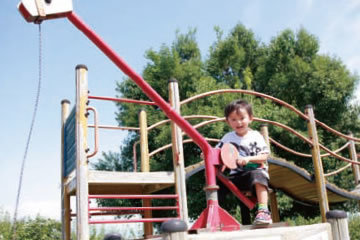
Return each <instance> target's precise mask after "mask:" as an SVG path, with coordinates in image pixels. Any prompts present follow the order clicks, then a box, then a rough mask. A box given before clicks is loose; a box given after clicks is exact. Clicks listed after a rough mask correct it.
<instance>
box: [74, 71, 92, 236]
mask: <svg viewBox="0 0 360 240" xmlns="http://www.w3.org/2000/svg"><path fill="white" fill-rule="evenodd" d="M87 71H88V69H87V67H86V66H85V65H77V66H76V230H77V231H76V233H77V240H88V239H89V209H88V206H89V197H88V194H89V186H88V161H87V153H86V152H87V151H88V146H87V118H86V104H87V101H88V81H87Z"/></svg>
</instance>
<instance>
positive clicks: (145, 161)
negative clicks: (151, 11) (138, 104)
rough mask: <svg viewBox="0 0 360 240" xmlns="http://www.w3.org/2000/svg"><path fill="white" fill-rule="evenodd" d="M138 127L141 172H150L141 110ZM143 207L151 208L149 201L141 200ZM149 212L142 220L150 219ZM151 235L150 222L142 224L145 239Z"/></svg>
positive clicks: (146, 131)
mask: <svg viewBox="0 0 360 240" xmlns="http://www.w3.org/2000/svg"><path fill="white" fill-rule="evenodd" d="M139 125H140V152H141V172H150V161H149V145H148V130H147V119H146V112H145V110H143V109H141V110H140V112H139ZM143 206H144V207H151V199H143ZM151 217H152V212H151V210H147V211H144V218H151ZM151 235H153V227H152V223H151V222H146V223H144V236H145V238H147V237H149V236H151Z"/></svg>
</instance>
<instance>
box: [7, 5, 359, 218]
mask: <svg viewBox="0 0 360 240" xmlns="http://www.w3.org/2000/svg"><path fill="white" fill-rule="evenodd" d="M17 3H18V2H17V1H13V0H3V1H1V2H0V29H2V33H1V34H0V43H1V44H0V54H1V58H0V102H1V105H0V106H1V112H2V114H1V118H0V131H1V134H0V153H1V158H0V166H1V167H0V189H1V197H0V208H2V209H4V210H7V211H9V212H10V213H11V214H12V213H13V209H14V207H15V199H16V192H17V186H18V180H19V174H20V167H21V162H22V159H23V155H24V150H25V145H26V140H27V135H28V132H29V127H30V123H31V117H32V112H33V108H34V102H35V96H36V88H37V82H38V68H39V66H38V55H39V54H38V52H39V47H38V46H39V42H38V39H39V36H38V35H39V33H38V26H37V25H34V24H29V23H27V22H25V21H24V20H23V19H22V17H21V16H20V14H19V13H18V12H17V9H16V5H17ZM73 3H74V11H75V12H76V13H77V15H79V16H80V17H81V18H82V19H83V20H84V21H85V22H86V23H87V24H88V25H89V26H90V27H91V28H92V29H93V30H95V31H96V32H97V33H98V34H99V35H100V36H101V37H102V38H103V39H104V40H105V41H106V42H107V43H108V44H109V45H110V46H112V48H113V49H114V50H115V51H116V52H117V53H118V54H119V55H120V56H121V57H122V58H123V59H124V60H125V61H126V62H127V63H128V64H129V65H130V66H132V67H133V68H134V69H135V70H136V71H137V72H139V73H141V71H142V69H143V68H144V66H145V64H146V59H145V58H144V53H145V51H146V50H148V49H150V48H153V49H155V50H158V49H159V47H160V46H161V45H162V44H164V43H165V44H167V45H170V44H171V43H172V41H173V40H174V38H175V32H176V30H179V31H180V32H182V33H184V32H186V31H187V30H188V29H189V28H197V41H198V43H199V46H200V49H201V53H202V56H203V57H204V58H205V57H206V56H207V54H208V49H209V47H210V45H211V44H212V43H213V42H214V41H215V39H216V38H215V32H214V30H213V28H214V26H215V25H217V26H219V27H220V28H221V29H223V30H224V33H225V34H227V33H228V32H229V31H230V30H231V29H232V28H233V27H234V26H235V25H236V24H237V23H243V24H244V25H245V26H246V27H248V28H250V29H252V31H253V32H254V33H255V35H256V36H257V38H258V39H259V40H261V41H262V42H265V43H268V42H269V41H270V40H271V38H272V37H274V36H276V35H277V34H278V33H280V32H281V31H283V30H284V29H286V28H290V29H292V30H294V31H297V30H298V29H299V28H300V27H304V28H305V29H306V30H308V31H309V32H310V33H312V34H314V35H315V36H317V38H318V39H319V42H320V53H324V54H329V55H331V56H336V57H339V58H340V59H341V60H342V61H343V62H344V64H346V65H347V67H348V69H349V70H350V71H352V72H359V70H360V45H359V42H360V31H359V26H360V2H359V1H357V0H348V1H337V0H318V1H315V0H292V1H284V0H283V1H280V0H272V1H268V0H252V1H245V0H222V1H219V0H217V1H215V0H197V1H190V0H178V1H175V0H156V1H155V0H154V1H146V0H132V1H116V0H107V1H84V0H74V1H73ZM41 28H42V63H43V71H42V87H41V96H40V104H39V109H38V114H37V119H36V123H35V127H34V131H33V135H32V141H31V143H30V148H29V151H28V156H27V160H26V166H25V172H24V178H23V188H22V194H21V200H20V215H21V216H23V215H32V216H33V215H35V214H36V213H40V214H41V215H44V216H48V217H53V218H59V215H60V117H61V114H60V102H61V100H62V99H69V100H70V101H72V102H73V101H74V92H75V82H74V75H75V71H74V69H75V66H76V65H77V64H85V65H87V66H88V68H89V89H90V91H91V94H93V95H99V96H115V94H116V93H115V90H114V89H115V82H116V81H121V80H122V79H123V78H124V74H122V73H121V71H120V70H118V69H117V68H116V67H115V65H113V63H112V62H110V61H109V60H108V59H107V58H106V57H105V56H104V55H103V54H102V53H101V52H100V51H99V50H98V49H97V48H96V47H95V46H94V45H93V44H92V43H91V42H90V41H89V40H88V39H87V38H86V37H85V36H84V35H83V34H82V33H81V32H79V31H78V30H77V29H76V28H75V27H74V26H73V25H72V24H71V23H70V22H69V21H68V20H67V19H57V20H51V21H46V22H44V23H43V24H42V26H41ZM92 103H94V104H93V105H95V107H97V108H98V111H100V114H101V115H100V116H99V118H100V123H101V124H106V125H116V122H115V121H114V112H115V111H116V109H115V107H114V104H112V103H106V104H99V103H97V102H92ZM99 109H101V110H99ZM124 136H125V133H116V134H110V133H109V132H103V133H102V134H101V135H100V141H101V148H100V151H108V150H118V148H119V146H120V144H121V141H122V139H123V137H124Z"/></svg>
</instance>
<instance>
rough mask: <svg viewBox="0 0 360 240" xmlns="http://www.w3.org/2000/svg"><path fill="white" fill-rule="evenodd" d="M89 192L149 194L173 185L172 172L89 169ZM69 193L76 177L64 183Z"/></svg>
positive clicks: (72, 192) (71, 191) (73, 189)
mask: <svg viewBox="0 0 360 240" xmlns="http://www.w3.org/2000/svg"><path fill="white" fill-rule="evenodd" d="M88 180H89V194H150V193H153V192H156V191H159V190H162V189H165V188H168V187H171V186H174V184H175V180H174V173H173V172H110V171H95V170H90V171H89V175H88ZM66 191H67V192H68V193H69V194H70V195H75V193H76V179H75V177H73V178H72V179H70V180H69V181H68V183H67V184H66Z"/></svg>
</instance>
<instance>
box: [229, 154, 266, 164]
mask: <svg viewBox="0 0 360 240" xmlns="http://www.w3.org/2000/svg"><path fill="white" fill-rule="evenodd" d="M268 157H269V153H262V154H259V155H256V156H247V157H239V158H238V159H237V160H236V163H237V164H238V165H240V166H245V165H246V164H247V163H248V162H253V163H258V164H261V163H264V162H266V161H267V159H268Z"/></svg>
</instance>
